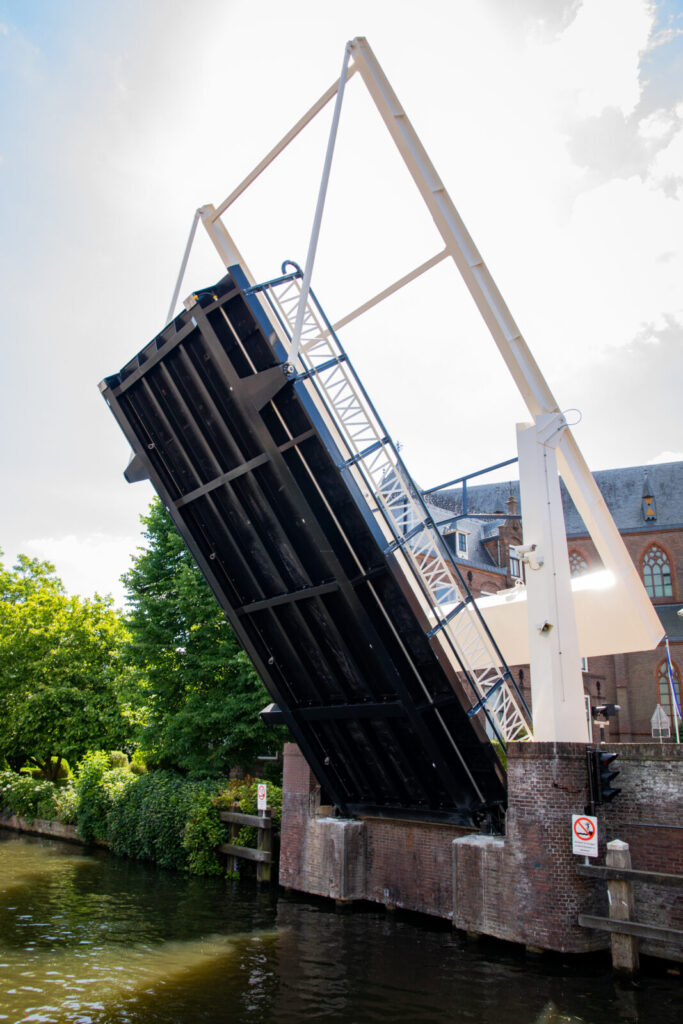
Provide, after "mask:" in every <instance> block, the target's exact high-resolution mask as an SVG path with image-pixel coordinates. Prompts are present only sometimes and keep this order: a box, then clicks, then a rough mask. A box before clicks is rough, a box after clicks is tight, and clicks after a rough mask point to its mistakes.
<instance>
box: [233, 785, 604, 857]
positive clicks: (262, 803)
mask: <svg viewBox="0 0 683 1024" xmlns="http://www.w3.org/2000/svg"><path fill="white" fill-rule="evenodd" d="M256 796H257V799H258V809H259V811H265V809H266V807H267V806H268V794H267V791H266V784H265V782H260V783H259V786H258V789H257V790H256ZM253 806H254V805H253V804H252V807H253ZM596 853H597V851H596Z"/></svg>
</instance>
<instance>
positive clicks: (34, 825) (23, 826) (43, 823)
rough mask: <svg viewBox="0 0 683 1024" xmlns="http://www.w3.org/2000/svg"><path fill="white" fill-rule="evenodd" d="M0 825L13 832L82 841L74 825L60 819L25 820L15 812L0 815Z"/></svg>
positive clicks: (73, 841) (75, 841)
mask: <svg viewBox="0 0 683 1024" xmlns="http://www.w3.org/2000/svg"><path fill="white" fill-rule="evenodd" d="M0 826H1V827H2V828H9V829H12V830H13V831H15V832H31V833H33V834H34V835H39V836H49V837H50V838H51V839H68V840H69V842H72V843H82V842H83V840H82V839H81V837H80V836H79V834H78V831H77V829H76V826H75V825H65V824H64V823H63V822H61V821H48V820H47V819H45V818H34V820H33V821H27V819H26V818H20V817H18V815H16V814H9V815H7V814H4V815H2V817H0Z"/></svg>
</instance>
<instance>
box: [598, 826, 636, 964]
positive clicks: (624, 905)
mask: <svg viewBox="0 0 683 1024" xmlns="http://www.w3.org/2000/svg"><path fill="white" fill-rule="evenodd" d="M605 863H606V865H607V866H608V867H610V868H630V867H631V854H630V852H629V847H628V843H624V842H622V841H621V839H613V840H612V842H611V843H608V844H607V856H606V858H605ZM607 898H608V900H609V916H610V919H611V920H612V921H631V920H632V919H633V886H632V884H631V882H622V881H617V880H616V879H613V878H610V879H608V882H607ZM610 941H611V944H612V967H613V968H614V969H615V971H627V972H629V973H630V974H632V973H633V972H634V971H637V970H638V967H639V958H638V939H637V938H636V936H635V935H621V934H619V933H618V932H612V933H611V934H610Z"/></svg>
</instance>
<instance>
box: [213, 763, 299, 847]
mask: <svg viewBox="0 0 683 1024" xmlns="http://www.w3.org/2000/svg"><path fill="white" fill-rule="evenodd" d="M262 781H263V780H262V779H252V778H250V777H249V776H247V778H245V779H231V780H230V782H229V783H228V784H227V786H225V787H224V788H223V789H222V790H221V791H220V793H219V794H218V796H217V797H214V800H213V804H214V807H216V808H217V809H218V810H227V809H229V808H231V807H235V806H237V807H238V808H239V810H240V811H242V813H243V814H256V813H257V812H258V792H257V791H258V786H259V783H260V782H262ZM267 786H268V806H269V807H270V810H271V814H272V818H273V825H274V826H275V828H276V829H278V828H279V827H280V821H281V818H282V789H281V788H280V787H279V786H276V785H275V784H274V783H272V782H269V783H267ZM257 838H258V829H256V828H253V827H252V826H251V825H243V826H242V828H241V829H240V830H239V832H238V833H237V835H236V836H235V837H234V838H233V839H231V840H230V842H231V843H233V844H234V845H235V846H256V841H257Z"/></svg>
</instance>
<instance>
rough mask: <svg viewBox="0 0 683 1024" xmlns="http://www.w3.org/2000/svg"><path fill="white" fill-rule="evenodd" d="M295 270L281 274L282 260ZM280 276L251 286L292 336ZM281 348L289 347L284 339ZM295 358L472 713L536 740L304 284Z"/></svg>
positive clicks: (291, 309)
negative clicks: (463, 683)
mask: <svg viewBox="0 0 683 1024" xmlns="http://www.w3.org/2000/svg"><path fill="white" fill-rule="evenodd" d="M288 267H293V268H294V269H293V270H292V271H291V272H289V273H286V272H285V271H286V268H288ZM282 271H283V276H282V277H280V278H276V279H274V280H273V281H267V282H265V283H263V284H259V285H255V286H254V287H252V288H250V289H249V290H248V292H249V293H250V294H257V295H259V296H260V297H261V299H262V300H263V301H264V302H265V304H266V311H267V312H269V313H270V319H271V322H272V321H273V317H274V318H275V319H276V321H277V323H278V324H279V325H280V327H281V329H282V332H283V334H284V340H285V341H286V342H290V341H291V338H292V335H293V331H294V325H295V321H296V317H297V311H298V308H299V300H300V296H301V279H302V272H301V270H300V268H299V267H298V266H297V265H296V264H295V263H292V262H288V263H285V264H283V267H282ZM287 347H288V346H287ZM296 360H297V366H294V367H291V368H290V371H289V372H290V375H291V377H292V379H294V380H299V381H306V384H307V388H308V389H309V392H310V393H311V394H312V395H313V396H314V397H317V399H318V401H317V402H316V404H317V405H318V406H322V410H323V411H324V412H325V413H326V422H327V425H328V427H331V428H332V429H333V433H334V435H335V439H336V441H337V444H338V446H339V450H340V451H341V452H342V453H343V454H344V455H345V456H346V458H345V461H344V465H343V469H344V470H345V471H346V472H348V473H350V474H351V476H352V477H353V478H354V480H355V482H356V483H357V484H358V486H359V488H360V490H361V491H362V493H363V494H364V495H365V500H366V501H367V502H368V506H369V508H370V510H371V511H372V513H373V514H374V516H375V520H376V522H377V523H378V524H379V526H380V528H381V530H382V533H383V535H384V538H385V541H386V544H385V553H386V554H389V553H392V554H393V555H394V556H395V558H396V560H397V561H398V563H399V565H400V566H401V570H402V572H403V574H404V576H405V577H406V578H407V579H408V580H409V581H410V584H411V586H412V589H413V591H414V593H415V594H416V596H417V597H418V600H419V603H420V605H421V608H422V611H423V613H424V616H425V618H426V620H427V622H428V623H429V629H428V630H427V634H426V635H427V636H428V638H429V639H430V640H432V639H437V642H440V643H441V646H442V648H443V650H444V651H445V653H446V654H447V656H448V658H449V660H450V661H451V663H452V664H453V666H454V668H455V669H456V671H457V672H459V673H461V675H462V676H464V678H465V679H466V680H467V683H468V684H469V686H470V689H471V696H472V700H473V703H472V706H471V707H470V708H469V710H468V714H469V715H470V716H473V715H476V714H478V713H479V712H483V713H484V714H485V716H486V719H487V721H488V723H489V726H490V729H489V730H488V731H489V733H493V735H494V736H495V737H496V738H497V739H498V740H499V741H500V742H501V744H503V746H505V745H506V744H507V743H508V742H510V741H511V740H531V739H533V736H532V732H531V728H530V725H529V720H530V714H529V710H528V708H527V706H526V703H525V701H524V698H523V697H522V695H521V693H520V692H519V689H518V688H517V686H516V683H515V681H514V679H513V678H512V675H511V673H510V670H509V669H508V667H507V665H506V664H505V661H504V659H503V656H502V654H501V653H500V651H499V649H498V647H497V645H496V643H495V640H494V639H493V637H492V635H491V633H490V631H489V629H488V627H487V626H486V624H485V622H484V620H483V618H482V616H481V613H480V612H479V609H478V608H477V606H476V604H475V602H474V599H473V597H472V594H471V593H470V591H469V588H468V587H467V584H466V583H465V581H464V579H463V578H462V575H461V573H460V571H459V569H458V567H457V566H456V565H455V564H454V562H453V561H452V560H451V558H450V555H449V552H448V549H447V547H446V545H445V542H444V540H443V538H442V536H441V534H440V533H439V530H438V528H437V526H436V524H435V522H434V520H433V519H432V517H431V515H430V514H429V512H428V510H427V507H426V505H425V503H424V500H423V498H422V496H421V494H420V492H419V490H418V489H417V487H416V486H415V484H414V482H413V481H412V479H411V477H410V475H409V474H408V471H407V470H406V468H405V466H404V464H403V461H402V460H401V458H400V456H399V453H398V450H397V448H396V446H395V445H394V443H393V441H392V440H391V438H390V437H389V435H388V433H387V432H386V430H385V428H384V426H383V424H382V422H381V420H380V418H379V416H378V415H377V413H376V411H375V409H374V407H373V405H372V403H371V401H370V399H369V397H368V395H367V393H366V391H365V389H364V388H363V385H362V384H361V382H360V380H359V379H358V377H357V375H356V373H355V371H354V369H353V366H352V365H351V363H350V362H349V359H348V357H347V355H346V353H345V352H344V350H343V348H342V346H341V344H340V342H339V339H338V338H337V336H336V335H335V333H334V331H333V330H332V327H331V325H330V323H329V322H328V320H327V318H326V316H325V314H324V312H323V311H322V308H321V307H320V305H319V303H318V301H317V299H316V297H315V295H314V294H313V292H312V291H311V292H310V294H309V299H308V302H307V303H306V308H305V312H304V317H303V324H302V329H301V338H300V345H299V350H298V353H297V357H296Z"/></svg>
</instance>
